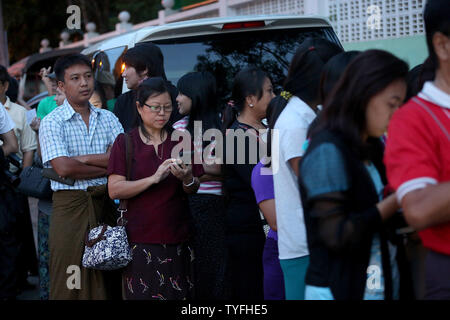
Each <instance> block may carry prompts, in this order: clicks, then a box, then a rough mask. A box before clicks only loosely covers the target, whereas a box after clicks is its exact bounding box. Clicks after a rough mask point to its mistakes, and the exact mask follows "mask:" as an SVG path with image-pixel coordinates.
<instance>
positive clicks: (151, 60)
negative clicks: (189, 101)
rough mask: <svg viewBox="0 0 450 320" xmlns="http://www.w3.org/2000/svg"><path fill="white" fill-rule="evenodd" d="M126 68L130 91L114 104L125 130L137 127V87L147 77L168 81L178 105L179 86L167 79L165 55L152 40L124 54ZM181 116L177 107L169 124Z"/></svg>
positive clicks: (125, 76)
mask: <svg viewBox="0 0 450 320" xmlns="http://www.w3.org/2000/svg"><path fill="white" fill-rule="evenodd" d="M123 62H124V63H125V70H124V71H123V73H122V77H123V78H124V79H125V83H126V84H127V88H128V89H130V91H128V92H125V93H123V94H121V95H120V96H119V97H118V98H117V100H116V104H115V105H114V110H113V112H114V114H115V115H116V117H117V118H119V121H120V123H121V124H122V126H123V129H124V131H125V132H128V131H130V130H131V129H133V128H135V127H137V111H136V89H137V87H138V86H139V84H140V83H141V82H142V81H144V80H145V79H147V78H152V77H161V78H163V79H164V80H165V81H166V86H167V87H168V89H169V94H170V98H171V100H172V105H173V106H176V98H177V95H178V90H177V88H176V87H175V86H174V85H173V84H172V83H171V82H170V81H168V80H167V77H166V72H165V71H164V57H163V55H162V52H161V50H160V49H159V47H158V46H156V45H155V44H153V43H151V42H146V43H138V44H137V45H136V46H135V47H133V48H131V49H129V50H128V51H127V52H126V53H125V55H124V56H123ZM180 118H181V116H180V114H179V113H178V110H177V109H176V108H175V109H174V110H173V112H172V114H171V115H170V119H169V122H168V124H169V125H170V126H172V124H173V123H175V121H178V120H179V119H180Z"/></svg>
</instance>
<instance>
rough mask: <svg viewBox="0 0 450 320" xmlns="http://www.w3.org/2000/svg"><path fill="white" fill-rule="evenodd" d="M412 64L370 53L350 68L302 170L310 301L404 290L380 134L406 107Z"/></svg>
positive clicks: (386, 294)
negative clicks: (389, 226)
mask: <svg viewBox="0 0 450 320" xmlns="http://www.w3.org/2000/svg"><path fill="white" fill-rule="evenodd" d="M407 72H408V66H407V65H406V63H405V62H403V61H402V60H400V59H398V58H396V57H394V56H393V55H392V54H390V53H388V52H385V51H380V50H370V51H366V52H364V53H361V54H360V55H358V56H357V57H356V58H354V60H353V61H352V62H351V63H350V64H349V66H348V67H347V68H346V70H345V72H344V74H343V76H342V78H341V79H340V80H339V82H338V84H337V85H336V87H335V89H334V90H333V93H332V95H331V96H330V98H329V99H328V100H327V102H326V103H325V106H324V110H323V113H322V114H321V117H320V119H319V122H318V124H317V126H316V127H315V128H314V129H313V130H312V140H311V142H310V145H309V147H308V149H307V151H306V153H305V155H304V156H303V158H302V160H301V162H300V165H299V184H300V194H301V197H302V203H303V208H304V218H305V226H306V231H307V240H308V249H309V251H310V263H309V267H308V270H307V274H306V280H305V282H306V291H305V298H306V299H309V300H317V299H326V300H328V299H336V300H343V299H359V300H362V299H365V300H369V299H370V300H371V299H386V300H390V299H393V298H396V297H397V295H398V291H399V290H398V289H399V287H398V286H399V281H398V280H399V277H398V267H397V263H396V261H395V251H396V248H395V246H394V245H393V244H392V243H391V242H390V241H388V232H387V230H388V229H387V227H386V222H387V221H389V220H391V218H392V217H393V216H394V213H395V212H396V211H397V209H398V204H397V200H396V197H395V194H392V195H390V196H388V197H387V198H385V199H384V200H383V191H384V185H385V184H386V177H385V170H384V167H383V162H382V157H383V145H382V142H381V140H380V137H381V136H382V135H383V133H384V132H385V131H386V129H387V125H388V123H389V119H390V117H391V116H392V114H393V112H394V111H395V110H396V108H398V107H399V106H401V105H402V103H403V101H404V98H405V94H406V84H405V78H406V75H407Z"/></svg>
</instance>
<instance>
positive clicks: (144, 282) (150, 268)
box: [122, 242, 194, 300]
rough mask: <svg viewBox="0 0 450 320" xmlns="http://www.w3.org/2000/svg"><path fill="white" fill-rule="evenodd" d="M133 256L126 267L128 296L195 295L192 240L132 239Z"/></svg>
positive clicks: (169, 297) (176, 297)
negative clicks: (144, 241)
mask: <svg viewBox="0 0 450 320" xmlns="http://www.w3.org/2000/svg"><path fill="white" fill-rule="evenodd" d="M130 245H131V248H132V255H133V260H132V261H131V262H130V264H129V265H128V266H127V267H126V268H125V269H124V272H123V276H122V281H123V287H124V288H123V290H124V295H125V299H126V300H187V299H191V298H192V297H193V292H194V291H193V290H194V277H193V274H194V272H193V261H194V251H193V249H192V246H190V245H189V244H188V243H186V242H185V243H181V244H141V243H132V244H130Z"/></svg>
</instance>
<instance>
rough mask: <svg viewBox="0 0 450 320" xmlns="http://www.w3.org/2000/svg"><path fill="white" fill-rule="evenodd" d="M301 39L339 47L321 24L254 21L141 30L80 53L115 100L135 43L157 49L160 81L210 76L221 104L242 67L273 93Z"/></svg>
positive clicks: (296, 19)
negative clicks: (105, 79) (112, 88)
mask: <svg viewBox="0 0 450 320" xmlns="http://www.w3.org/2000/svg"><path fill="white" fill-rule="evenodd" d="M307 37H318V38H324V39H327V40H329V41H331V42H334V43H336V44H338V45H339V46H341V44H340V42H339V39H338V37H337V36H336V34H335V32H334V31H333V28H332V27H331V24H330V22H329V21H328V20H327V19H326V18H323V17H318V16H286V15H258V16H236V17H223V18H210V19H199V20H189V21H183V22H176V23H170V24H166V25H162V26H155V27H145V28H142V29H139V30H135V31H131V32H128V33H126V34H122V35H120V36H116V37H114V38H110V39H107V40H104V41H102V42H99V43H96V44H94V45H92V46H90V47H88V48H86V49H84V50H83V51H82V53H83V54H86V55H88V56H90V57H91V58H92V59H93V65H94V67H95V69H97V70H99V69H101V70H104V71H108V72H112V73H113V75H114V78H115V79H116V81H117V85H116V94H120V93H122V92H125V91H127V88H126V86H125V85H124V84H123V83H122V82H123V81H122V79H121V73H122V71H123V68H124V65H123V63H122V60H121V57H122V56H123V54H124V53H125V52H126V50H127V49H129V48H132V47H134V46H135V45H136V44H137V43H140V42H147V41H150V42H153V43H155V44H157V45H158V46H159V47H160V48H161V51H162V53H163V55H164V64H165V71H166V75H167V78H168V80H170V81H171V82H172V83H173V84H175V85H176V83H177V81H178V79H179V78H180V77H181V76H182V75H184V74H185V73H187V72H191V71H210V72H211V73H213V74H214V75H215V77H216V79H217V84H218V85H217V87H218V94H219V96H220V97H221V98H222V99H227V98H228V96H229V95H230V93H231V85H232V80H233V78H234V75H235V74H236V73H237V72H238V71H239V70H240V69H241V68H242V67H244V66H246V65H248V64H253V65H256V66H258V67H261V68H262V69H263V70H264V71H266V72H267V74H268V75H269V76H270V77H271V78H272V82H273V83H274V87H275V89H279V88H280V87H281V85H282V83H283V81H284V78H285V77H286V75H287V70H288V67H289V63H290V61H291V58H292V56H293V54H294V52H295V50H296V48H297V47H298V45H299V44H300V43H301V42H302V41H303V40H304V39H305V38H307ZM341 47H342V46H341ZM275 91H277V90H275Z"/></svg>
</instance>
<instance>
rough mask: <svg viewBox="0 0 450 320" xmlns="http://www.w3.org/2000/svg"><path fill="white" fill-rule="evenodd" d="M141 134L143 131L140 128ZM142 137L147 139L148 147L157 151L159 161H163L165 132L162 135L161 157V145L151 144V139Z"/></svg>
mask: <svg viewBox="0 0 450 320" xmlns="http://www.w3.org/2000/svg"><path fill="white" fill-rule="evenodd" d="M139 133H140V134H141V133H142V132H141V129H140V128H139ZM142 136H143V137H144V138H145V144H146V145H152V146H153V148H154V149H155V154H156V157H157V158H158V159H159V160H162V158H163V156H164V132H163V133H162V136H161V143H160V144H161V153H160V155H158V146H159V144H158V145H156V144H151V143H150V142H151V141H152V140H151V139H149V138H147V137H146V136H144V135H143V134H142Z"/></svg>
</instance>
